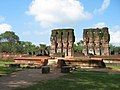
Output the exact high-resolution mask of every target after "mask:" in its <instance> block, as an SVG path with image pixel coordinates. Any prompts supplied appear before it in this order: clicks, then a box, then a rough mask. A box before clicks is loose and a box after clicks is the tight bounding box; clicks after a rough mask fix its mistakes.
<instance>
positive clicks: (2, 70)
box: [0, 60, 16, 75]
mask: <svg viewBox="0 0 120 90" xmlns="http://www.w3.org/2000/svg"><path fill="white" fill-rule="evenodd" d="M11 63H13V62H12V61H11V60H10V61H9V60H7V61H6V60H5V61H4V60H0V75H3V74H10V73H12V72H14V71H16V69H15V68H9V67H5V64H11Z"/></svg>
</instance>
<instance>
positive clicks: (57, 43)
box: [50, 29, 75, 57]
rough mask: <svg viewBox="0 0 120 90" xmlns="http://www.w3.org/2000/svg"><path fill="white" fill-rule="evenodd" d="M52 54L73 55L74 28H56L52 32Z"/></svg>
mask: <svg viewBox="0 0 120 90" xmlns="http://www.w3.org/2000/svg"><path fill="white" fill-rule="evenodd" d="M50 39H51V50H50V55H51V56H65V57H66V56H73V54H74V51H73V44H74V41H75V36H74V29H55V30H52V33H51V37H50Z"/></svg>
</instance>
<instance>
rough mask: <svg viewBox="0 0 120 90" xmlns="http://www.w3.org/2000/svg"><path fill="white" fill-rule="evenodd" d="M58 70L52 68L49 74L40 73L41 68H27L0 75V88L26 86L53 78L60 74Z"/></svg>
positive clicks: (10, 88)
mask: <svg viewBox="0 0 120 90" xmlns="http://www.w3.org/2000/svg"><path fill="white" fill-rule="evenodd" d="M62 75H64V74H62V73H60V70H52V71H51V73H49V74H42V73H41V69H27V70H23V71H18V72H15V73H12V74H11V75H8V76H2V77H0V90H13V89H15V88H16V87H26V86H29V85H33V84H35V83H37V82H38V81H42V80H49V79H54V78H58V77H60V76H62Z"/></svg>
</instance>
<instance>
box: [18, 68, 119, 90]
mask: <svg viewBox="0 0 120 90" xmlns="http://www.w3.org/2000/svg"><path fill="white" fill-rule="evenodd" d="M17 90H120V74H108V73H105V72H95V71H85V70H79V71H75V72H73V73H70V74H67V75H65V76H62V77H60V78H58V79H54V80H48V81H41V82H39V83H38V84H35V85H33V86H30V87H27V88H19V89H17Z"/></svg>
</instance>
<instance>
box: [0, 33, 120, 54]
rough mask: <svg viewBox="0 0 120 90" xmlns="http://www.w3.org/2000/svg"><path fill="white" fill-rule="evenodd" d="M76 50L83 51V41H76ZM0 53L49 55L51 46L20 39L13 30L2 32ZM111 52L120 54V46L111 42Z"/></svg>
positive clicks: (0, 35) (77, 51)
mask: <svg viewBox="0 0 120 90" xmlns="http://www.w3.org/2000/svg"><path fill="white" fill-rule="evenodd" d="M73 48H74V52H76V53H82V52H83V48H84V47H83V41H82V40H80V41H79V42H77V43H75V44H74V46H73ZM0 53H12V54H30V55H38V56H39V55H49V53H50V46H46V45H45V44H39V46H36V45H34V44H32V43H31V42H28V41H20V39H19V36H17V35H16V34H15V32H13V31H6V32H5V33H2V34H0ZM110 53H111V54H112V55H114V54H120V46H114V45H112V44H110Z"/></svg>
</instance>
